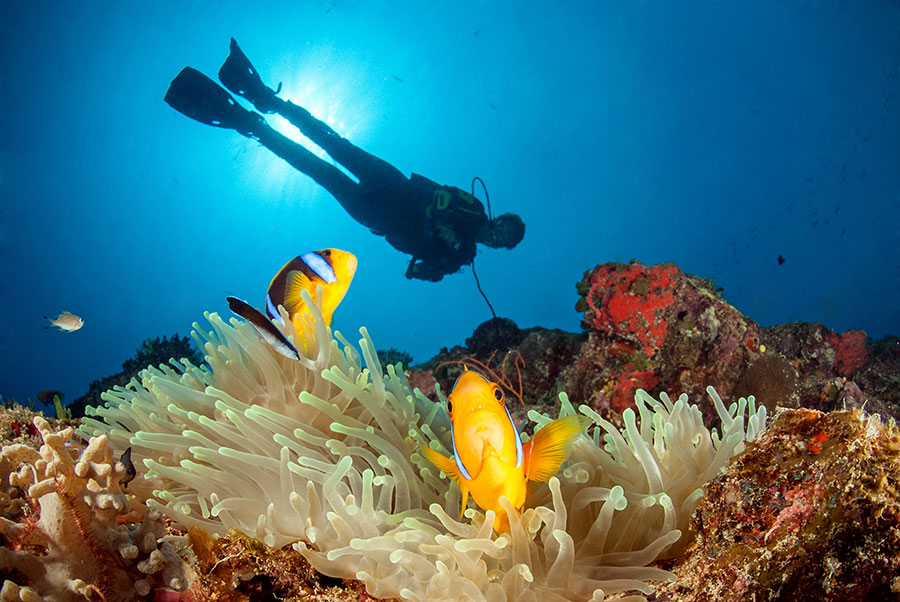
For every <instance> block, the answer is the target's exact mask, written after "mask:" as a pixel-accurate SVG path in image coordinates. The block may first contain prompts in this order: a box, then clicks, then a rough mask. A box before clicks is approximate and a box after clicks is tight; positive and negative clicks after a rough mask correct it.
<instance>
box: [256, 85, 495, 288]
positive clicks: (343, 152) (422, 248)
mask: <svg viewBox="0 0 900 602" xmlns="http://www.w3.org/2000/svg"><path fill="white" fill-rule="evenodd" d="M277 112H278V113H279V114H280V115H281V116H282V117H284V118H285V119H287V120H288V121H290V122H291V124H293V125H294V126H295V127H296V128H297V129H299V130H300V131H301V132H302V133H303V135H304V136H306V137H307V138H309V139H310V140H312V141H313V142H314V143H315V144H316V145H318V146H319V147H321V148H322V149H323V150H324V151H325V152H327V153H328V154H329V155H330V156H331V158H333V159H334V160H335V161H337V162H338V163H340V164H341V165H343V166H344V167H345V168H346V169H347V170H348V171H349V172H351V173H352V174H353V175H355V176H356V177H357V178H358V179H359V183H358V184H357V183H356V182H354V181H353V180H352V179H351V178H349V177H348V176H347V175H346V174H345V173H343V172H342V171H341V170H339V169H338V168H337V167H335V166H334V165H332V164H331V163H328V162H327V161H324V160H322V159H320V158H319V157H317V156H316V155H315V154H313V153H312V152H310V151H309V150H307V149H306V148H304V147H303V146H302V145H300V144H298V143H296V142H294V141H293V140H291V139H290V138H287V137H286V136H284V135H282V134H280V133H279V132H277V131H276V130H274V129H273V128H272V127H270V126H269V125H268V124H267V123H265V121H263V120H260V122H259V125H257V126H254V127H253V132H252V134H253V136H254V137H255V138H258V139H259V141H260V143H262V144H263V145H264V146H265V147H266V148H268V149H269V150H271V151H272V152H273V153H275V154H276V155H278V156H279V157H281V158H282V159H284V160H285V161H287V162H288V163H290V164H291V165H292V166H293V167H294V168H296V169H298V170H300V171H302V172H303V173H305V174H306V175H308V176H309V177H311V178H312V179H314V180H315V181H316V182H317V183H318V184H319V185H321V186H322V187H323V188H325V189H326V190H327V191H328V192H330V193H331V195H332V196H333V197H334V198H335V199H337V200H338V202H340V204H341V206H343V207H344V209H346V211H347V213H349V214H350V216H351V217H353V219H355V220H356V221H358V222H359V223H361V224H363V225H364V226H366V227H367V228H369V229H370V230H371V231H372V232H374V233H375V234H378V235H381V236H384V237H385V238H386V240H387V241H388V242H389V243H390V244H391V246H393V247H394V248H395V249H397V250H399V251H402V252H404V253H409V254H410V255H412V259H411V260H410V262H409V267H408V268H407V270H406V277H407V278H418V279H420V280H430V281H435V282H436V281H438V280H440V279H441V278H443V277H444V275H445V274H452V273H454V272H457V271H459V269H460V268H462V267H463V266H464V265H468V264H470V263H472V260H473V259H474V258H475V251H476V243H475V240H476V235H477V233H478V231H479V230H480V229H481V228H482V227H484V226H485V224H486V223H487V215H486V214H485V211H484V206H483V205H482V204H481V202H480V201H479V200H478V199H477V198H475V197H474V196H472V195H471V194H469V193H467V192H465V191H464V190H461V189H459V188H456V187H453V186H441V185H440V184H438V183H437V182H433V181H432V180H429V179H428V178H426V177H424V176H420V175H418V174H412V176H411V177H409V178H407V177H406V176H404V175H403V174H402V173H401V172H400V171H399V170H398V169H397V168H396V167H394V166H393V165H391V164H390V163H388V162H387V161H384V160H382V159H379V158H378V157H376V156H374V155H372V154H369V153H367V152H366V151H364V150H362V149H361V148H358V147H356V146H354V145H353V144H352V143H351V142H350V141H348V140H347V139H345V138H343V137H341V136H340V135H339V134H338V133H337V132H335V131H334V130H333V129H331V127H329V126H328V124H326V123H325V122H323V121H320V120H319V119H316V118H315V117H313V116H312V114H311V113H310V112H309V111H307V110H306V109H304V108H303V107H300V106H298V105H295V104H293V103H292V102H290V101H281V102H278V103H277Z"/></svg>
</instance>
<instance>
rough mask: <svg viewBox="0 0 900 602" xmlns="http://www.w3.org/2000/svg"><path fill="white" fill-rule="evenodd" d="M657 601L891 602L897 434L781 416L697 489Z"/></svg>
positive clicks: (899, 495)
mask: <svg viewBox="0 0 900 602" xmlns="http://www.w3.org/2000/svg"><path fill="white" fill-rule="evenodd" d="M691 529H692V531H694V533H695V535H696V540H695V541H694V544H693V545H692V546H691V548H690V549H689V550H688V553H687V555H686V557H685V558H684V560H683V561H682V562H681V563H680V564H679V566H678V567H676V568H675V573H676V575H677V580H676V581H675V582H674V583H667V584H661V585H660V586H659V587H658V588H657V590H656V593H655V595H654V597H653V599H654V600H660V601H661V600H670V601H677V602H700V601H701V600H703V601H705V600H757V601H758V602H763V601H781V600H784V601H788V600H790V601H791V602H802V601H806V600H809V601H816V602H818V601H820V600H842V601H857V600H859V601H861V600H898V599H900V433H898V431H897V428H896V426H895V425H894V424H893V423H891V424H889V425H885V424H883V423H882V421H881V419H880V417H879V416H877V415H866V414H864V413H862V412H860V411H859V410H851V411H840V412H832V413H829V414H823V413H821V412H817V411H814V410H808V409H799V410H784V411H782V412H781V413H779V415H778V416H777V417H776V418H775V420H774V421H773V423H772V424H771V425H770V426H769V428H768V429H766V431H765V432H764V433H763V434H762V436H761V437H759V438H757V440H756V441H754V442H751V443H748V444H747V448H746V450H745V451H744V452H743V453H742V454H740V455H739V456H737V457H736V458H735V459H734V461H733V462H732V464H731V466H730V467H729V468H728V469H727V470H726V472H725V473H724V474H723V475H722V476H720V477H718V478H716V479H714V480H713V481H712V482H710V483H709V484H708V485H707V486H706V488H705V495H704V496H703V499H702V501H701V502H700V506H699V507H698V509H697V510H696V512H695V513H694V517H693V521H692V525H691Z"/></svg>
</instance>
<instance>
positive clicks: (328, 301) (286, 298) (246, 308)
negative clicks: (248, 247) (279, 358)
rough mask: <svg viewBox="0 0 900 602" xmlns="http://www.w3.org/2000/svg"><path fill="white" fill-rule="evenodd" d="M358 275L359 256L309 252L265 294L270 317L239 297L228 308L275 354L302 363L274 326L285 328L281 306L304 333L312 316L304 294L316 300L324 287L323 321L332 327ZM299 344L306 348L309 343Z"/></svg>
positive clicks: (230, 299)
mask: <svg viewBox="0 0 900 602" xmlns="http://www.w3.org/2000/svg"><path fill="white" fill-rule="evenodd" d="M355 273H356V255H354V254H353V253H348V252H347V251H341V250H340V249H323V250H321V251H310V252H309V253H304V254H303V255H298V256H297V257H295V258H294V259H291V260H290V261H289V262H287V263H286V264H284V267H282V268H281V269H280V270H278V273H277V274H275V277H274V278H273V279H272V282H271V283H270V284H269V290H268V292H267V293H266V314H268V316H267V315H266V314H263V313H262V312H260V311H259V310H257V309H256V308H254V307H253V306H251V305H249V304H248V303H247V302H246V301H242V300H241V299H238V298H237V297H228V298H227V299H228V305H229V307H230V308H231V311H233V312H234V313H236V314H237V315H239V316H241V317H242V318H244V319H245V320H247V322H249V323H250V325H251V326H253V327H254V328H255V329H256V331H257V333H258V334H259V336H260V337H262V338H263V340H265V341H266V342H267V343H269V344H270V345H271V346H272V348H273V349H275V351H277V352H278V353H280V354H282V355H284V356H285V357H288V358H291V359H300V352H299V351H298V350H297V347H295V346H294V344H293V343H291V341H289V340H288V339H287V337H285V336H284V334H283V333H282V332H281V331H280V330H278V328H276V326H275V325H274V324H273V323H272V320H274V321H276V322H278V323H279V324H281V325H282V326H284V320H283V319H282V317H281V314H279V313H278V306H279V305H282V306H284V309H285V310H286V311H287V313H288V316H289V317H290V320H291V322H292V323H293V324H294V326H296V327H297V331H298V332H299V333H302V332H303V326H302V324H303V315H304V314H308V313H309V308H308V307H307V305H306V301H304V300H303V296H302V295H301V292H302V291H304V290H305V291H307V292H308V293H309V294H310V296H311V297H312V298H313V299H315V298H316V288H317V287H319V286H321V287H322V318H323V319H324V321H325V325H326V326H331V318H332V316H333V315H334V310H335V309H336V308H337V306H338V305H339V304H340V302H341V300H342V299H343V298H344V295H345V294H347V288H348V287H349V286H350V281H352V280H353V275H354V274H355ZM301 338H302V334H301ZM300 342H301V344H302V345H303V347H304V348H305V347H306V341H303V340H301V341H300Z"/></svg>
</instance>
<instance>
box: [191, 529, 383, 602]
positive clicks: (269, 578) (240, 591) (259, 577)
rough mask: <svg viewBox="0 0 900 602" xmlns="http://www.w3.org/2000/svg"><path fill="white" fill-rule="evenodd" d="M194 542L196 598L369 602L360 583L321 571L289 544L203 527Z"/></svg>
mask: <svg viewBox="0 0 900 602" xmlns="http://www.w3.org/2000/svg"><path fill="white" fill-rule="evenodd" d="M188 540H189V542H190V545H191V550H192V551H193V553H194V555H195V558H196V567H197V580H196V581H195V582H194V584H193V586H192V587H191V596H192V597H193V599H195V600H219V601H222V602H264V601H271V600H283V601H284V602H301V601H303V602H368V601H370V600H372V598H370V597H369V596H368V594H366V593H365V588H364V586H363V585H362V584H361V583H360V582H359V581H341V580H339V579H332V578H330V577H326V576H324V575H322V574H320V573H317V572H316V571H315V570H314V569H313V568H312V567H311V566H310V565H309V562H307V561H306V559H305V558H303V556H302V555H301V554H300V553H299V552H297V551H296V550H294V549H292V548H291V547H290V546H286V547H284V548H281V549H273V548H270V547H268V546H266V545H265V544H263V543H261V542H259V541H257V540H255V539H253V538H250V537H247V536H246V535H244V534H242V533H240V532H238V531H229V532H228V534H227V535H225V536H223V537H219V538H213V537H212V536H211V535H209V533H207V532H206V531H204V530H203V529H201V528H199V527H194V528H192V529H191V530H190V531H189V533H188Z"/></svg>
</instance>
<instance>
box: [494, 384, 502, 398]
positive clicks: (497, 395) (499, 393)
mask: <svg viewBox="0 0 900 602" xmlns="http://www.w3.org/2000/svg"><path fill="white" fill-rule="evenodd" d="M494 397H495V398H496V399H497V401H503V391H502V390H501V389H500V387H495V388H494Z"/></svg>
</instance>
